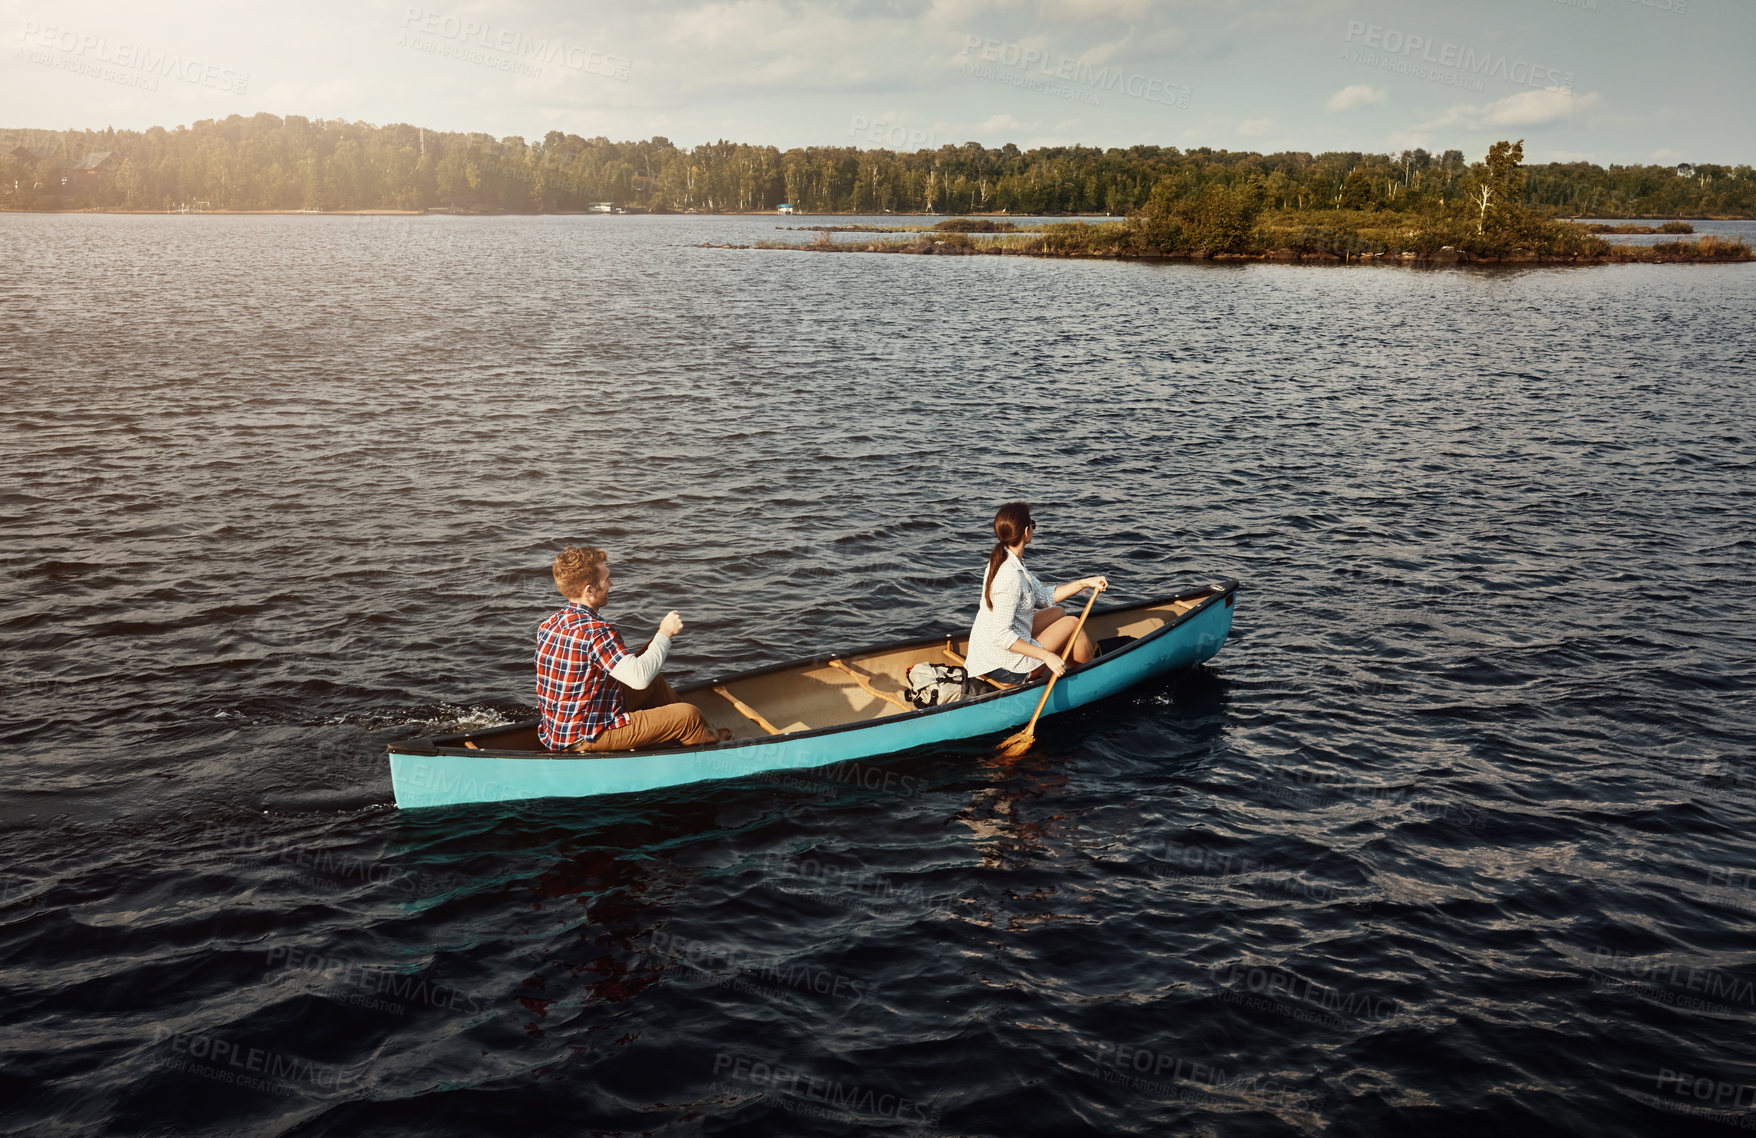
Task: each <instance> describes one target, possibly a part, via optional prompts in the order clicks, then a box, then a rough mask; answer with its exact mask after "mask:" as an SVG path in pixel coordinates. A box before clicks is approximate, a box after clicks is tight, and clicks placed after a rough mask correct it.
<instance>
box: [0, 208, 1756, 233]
mask: <svg viewBox="0 0 1756 1138" xmlns="http://www.w3.org/2000/svg"><path fill="white" fill-rule="evenodd" d="M1314 212H1315V211H1314ZM9 213H37V214H116V215H121V216H128V217H145V216H153V215H163V216H177V217H202V216H207V215H219V216H224V217H297V216H307V217H790V218H794V219H797V218H810V217H898V218H901V217H938V218H952V217H984V218H993V219H996V220H1000V221H1008V220H1013V219H1016V218H1043V217H1054V218H1090V217H1099V218H1111V219H1119V218H1120V215H1118V214H1113V213H917V212H910V213H902V212H889V213H867V212H862V211H857V210H848V211H843V212H837V213H780V212H778V211H776V210H772V209H746V210H663V211H655V210H648V209H640V208H633V209H628V210H625V211H624V212H623V213H619V214H611V213H603V212H601V211H599V210H589V209H553V210H532V211H512V210H468V209H445V208H443V207H434V208H431V209H322V210H312V209H203V210H193V209H192V210H189V211H187V212H184V211H183V210H176V209H3V208H0V215H3V214H9ZM1555 220H1556V221H1567V222H1573V223H1575V224H1583V223H1586V222H1588V221H1627V222H1637V221H1657V222H1665V221H1756V214H1748V215H1747V214H1620V215H1618V214H1592V215H1590V216H1589V217H1588V216H1584V215H1582V216H1579V217H1557V218H1555ZM792 228H795V229H816V228H819V227H818V226H814V225H800V226H793V227H792Z"/></svg>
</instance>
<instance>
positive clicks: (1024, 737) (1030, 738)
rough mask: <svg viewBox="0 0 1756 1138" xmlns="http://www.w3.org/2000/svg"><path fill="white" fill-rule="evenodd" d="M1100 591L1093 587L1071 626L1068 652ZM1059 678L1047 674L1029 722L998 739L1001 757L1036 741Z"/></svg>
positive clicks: (1021, 751) (1012, 755) (1014, 754)
mask: <svg viewBox="0 0 1756 1138" xmlns="http://www.w3.org/2000/svg"><path fill="white" fill-rule="evenodd" d="M1100 591H1101V590H1098V589H1093V590H1092V591H1091V600H1089V601H1086V602H1085V611H1084V612H1082V613H1080V614H1079V623H1078V624H1076V625H1074V626H1073V635H1072V636H1069V637H1068V638H1067V650H1068V651H1069V652H1071V651H1072V650H1073V646H1074V645H1075V644H1077V643H1079V630H1080V629H1082V628H1084V627H1085V618H1086V617H1088V616H1090V615H1091V606H1092V605H1095V604H1097V598H1098V593H1099V592H1100ZM1070 666H1071V665H1070ZM1060 678H1061V677H1060V676H1056V675H1050V676H1049V686H1048V687H1046V688H1044V689H1043V698H1041V699H1039V700H1037V711H1036V714H1035V715H1033V716H1031V717H1030V722H1029V723H1028V724H1026V725H1025V728H1024V730H1023V731H1020V732H1019V733H1018V734H1016V735H1008V736H1006V738H1005V739H1003V740H1001V741H1000V757H1001V758H1003V759H1016V758H1017V757H1018V756H1020V755H1022V754H1024V753H1025V752H1026V751H1028V750H1030V745H1031V744H1032V743H1034V742H1036V741H1037V720H1038V719H1039V718H1040V717H1041V716H1042V714H1043V708H1044V707H1046V706H1048V703H1049V693H1050V692H1052V691H1054V690H1055V681H1056V680H1058V679H1060Z"/></svg>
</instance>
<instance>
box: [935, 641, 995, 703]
mask: <svg viewBox="0 0 1756 1138" xmlns="http://www.w3.org/2000/svg"><path fill="white" fill-rule="evenodd" d="M942 651H943V652H944V653H945V654H946V655H947V656H949V657H951V662H952V663H953V664H958V665H961V664H962V663H963V662H964V661H963V657H962V656H959V655H958V654H957V653H955V652H953V651H952V650H951V641H949V640H947V641H946V642H945V647H944V648H943V649H942ZM976 679H978V680H985V681H986V682H987V683H988V684H989V686H991V687H997V688H999V689H1000V690H1001V691H1005V690H1006V689H1007V687H1008V686H1010V685H1007V684H1003V683H1001V682H1000V681H999V680H995V679H989V678H988V677H987V676H977V677H976Z"/></svg>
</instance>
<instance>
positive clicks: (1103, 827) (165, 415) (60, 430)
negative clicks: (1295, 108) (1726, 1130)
mask: <svg viewBox="0 0 1756 1138" xmlns="http://www.w3.org/2000/svg"><path fill="white" fill-rule="evenodd" d="M836 220H837V221H838V223H846V222H847V221H848V219H845V218H843V219H836ZM856 220H857V219H856ZM872 220H874V221H876V220H878V219H872ZM776 224H799V222H798V221H797V220H793V221H786V220H784V219H781V220H779V221H777V219H775V218H768V217H765V218H717V217H671V218H666V217H632V216H630V217H561V218H450V217H432V218H348V217H302V216H293V217H213V216H209V217H185V216H173V217H164V216H143V217H120V216H112V217H105V216H91V217H88V216H20V215H8V214H0V243H3V246H4V248H5V250H6V252H7V254H8V255H7V257H6V262H7V270H6V272H5V273H4V274H0V373H3V376H4V382H5V392H6V398H5V404H4V423H5V430H4V435H3V437H0V446H3V454H0V458H3V460H4V466H5V469H6V471H7V477H6V479H5V482H4V484H3V489H0V519H3V526H4V529H3V533H4V538H5V541H4V545H3V548H0V564H3V567H4V580H5V581H6V590H5V595H4V602H3V608H0V648H3V649H4V665H0V667H3V669H4V679H5V688H6V692H5V699H4V702H3V704H0V716H4V721H3V723H0V731H3V737H4V740H5V742H6V744H7V771H8V777H7V779H6V780H5V786H4V789H0V826H3V829H0V866H3V872H4V878H3V880H0V891H3V898H0V983H3V985H4V993H5V999H4V1003H3V1004H0V1032H3V1036H0V1037H3V1038H4V1039H5V1042H6V1047H5V1058H4V1060H0V1101H4V1102H5V1103H6V1104H7V1105H6V1106H5V1108H4V1116H5V1119H6V1122H7V1129H8V1130H9V1131H16V1132H31V1133H48V1132H55V1133H116V1134H158V1135H167V1134H177V1135H195V1134H220V1133H250V1134H293V1133H296V1134H299V1135H329V1134H334V1135H346V1136H349V1138H352V1136H354V1135H359V1134H373V1135H383V1134H392V1135H394V1134H409V1135H417V1134H418V1135H440V1134H458V1135H464V1134H471V1135H478V1134H483V1133H490V1132H496V1131H500V1130H505V1129H509V1128H511V1127H512V1126H513V1125H518V1126H519V1127H520V1129H522V1130H525V1131H528V1132H531V1133H549V1132H553V1133H566V1134H578V1133H585V1132H594V1133H595V1132H610V1133H631V1132H639V1133H647V1134H655V1133H656V1134H691V1135H693V1134H722V1133H750V1134H763V1135H769V1134H825V1135H828V1134H845V1133H850V1132H857V1131H864V1130H872V1129H883V1130H884V1131H886V1132H890V1133H924V1134H940V1133H956V1134H995V1135H1008V1136H1011V1135H1018V1134H1038V1133H1041V1134H1073V1133H1085V1132H1092V1131H1098V1132H1110V1133H1118V1132H1124V1131H1134V1132H1141V1133H1185V1132H1202V1133H1213V1134H1225V1135H1257V1134H1262V1135H1267V1134H1284V1133H1289V1132H1303V1133H1310V1134H1318V1133H1329V1134H1378V1133H1399V1132H1403V1131H1414V1132H1419V1133H1422V1134H1428V1135H1443V1134H1460V1135H1461V1134H1480V1133H1484V1132H1487V1133H1492V1132H1496V1131H1498V1132H1507V1133H1518V1134H1526V1133H1556V1134H1561V1133H1592V1134H1630V1135H1632V1134H1650V1133H1655V1132H1673V1131H1682V1130H1687V1129H1697V1128H1702V1127H1709V1126H1716V1125H1718V1124H1720V1123H1730V1124H1731V1125H1733V1126H1739V1125H1748V1124H1749V1123H1750V1122H1751V1121H1752V1120H1753V1119H1756V1109H1753V1107H1752V1101H1753V1093H1756V1092H1752V1090H1751V1084H1756V1059H1753V1058H1752V1056H1753V1055H1756V1026H1753V1018H1756V988H1753V987H1752V985H1753V984H1756V954H1753V952H1752V948H1751V944H1752V941H1751V929H1752V922H1753V920H1756V878H1753V877H1752V876H1751V874H1752V871H1753V870H1756V842H1753V840H1752V838H1751V834H1752V830H1753V827H1756V768H1753V767H1752V765H1751V761H1752V756H1751V752H1752V742H1753V739H1756V707H1753V706H1752V702H1751V697H1750V691H1751V681H1752V679H1753V678H1756V676H1753V672H1756V668H1753V664H1756V619H1753V618H1752V615H1751V603H1750V602H1751V597H1752V595H1753V592H1756V533H1753V527H1752V517H1756V434H1753V428H1752V426H1751V424H1752V422H1756V395H1753V390H1756V386H1753V383H1752V380H1753V378H1756V375H1753V372H1756V368H1753V365H1752V362H1751V361H1752V358H1753V356H1756V336H1753V335H1752V331H1753V325H1752V321H1751V315H1750V314H1751V311H1752V301H1753V299H1756V268H1753V267H1752V266H1749V265H1707V266H1696V265H1660V266H1640V265H1634V266H1589V267H1567V268H1561V267H1537V268H1507V269H1462V270H1459V269H1450V270H1415V269H1401V268H1390V267H1383V268H1361V267H1317V266H1298V265H1273V264H1256V263H1250V264H1224V265H1211V264H1196V263H1187V262H1178V263H1168V264H1142V263H1107V262H1094V261H1076V262H1068V261H1051V260H1032V259H1021V258H1012V257H1006V258H999V257H967V258H939V257H910V256H882V257H861V256H856V255H849V256H837V257H825V256H816V255H811V254H805V253H787V252H764V251H757V250H726V249H707V248H700V247H699V245H700V244H701V243H702V242H704V241H709V242H714V243H718V244H723V243H740V244H749V243H752V242H754V241H756V240H759V239H762V238H763V237H767V236H773V235H775V229H774V226H775V225H776ZM1021 497H1022V498H1027V499H1029V500H1030V501H1032V502H1033V503H1035V505H1036V512H1037V517H1038V518H1039V520H1040V522H1041V531H1040V533H1039V535H1038V539H1037V543H1036V544H1035V545H1034V546H1033V547H1032V550H1031V553H1030V561H1031V564H1032V565H1033V567H1034V568H1035V569H1036V570H1037V571H1038V572H1039V573H1040V574H1042V575H1044V576H1045V577H1047V578H1048V579H1051V580H1058V579H1066V578H1068V577H1072V576H1078V575H1085V574H1091V573H1098V572H1103V573H1107V574H1108V575H1109V577H1110V580H1111V582H1112V584H1113V588H1114V591H1113V592H1112V594H1111V598H1112V599H1113V600H1116V601H1122V600H1126V599H1128V598H1141V597H1146V596H1151V595H1159V594H1163V593H1166V592H1169V591H1172V590H1173V589H1174V588H1177V587H1180V586H1183V585H1186V584H1195V583H1201V582H1204V581H1208V580H1211V579H1213V578H1215V577H1216V576H1221V575H1229V576H1235V577H1237V578H1239V579H1240V580H1241V582H1242V587H1241V588H1240V590H1239V594H1238V603H1237V608H1236V618H1235V628H1234V632H1233V637H1232V640H1231V641H1230V643H1229V644H1228V645H1227V646H1226V647H1225V648H1224V649H1223V651H1221V653H1220V654H1219V656H1218V657H1217V658H1216V659H1215V660H1214V661H1212V663H1211V664H1210V665H1208V666H1206V667H1204V668H1202V669H1199V670H1198V671H1196V672H1194V673H1191V674H1187V675H1182V676H1178V677H1174V678H1171V679H1168V680H1166V681H1165V682H1163V683H1162V684H1158V685H1155V686H1153V687H1150V688H1147V689H1143V690H1138V691H1136V692H1133V693H1131V694H1129V695H1127V696H1125V697H1121V698H1117V699H1115V700H1112V701H1110V702H1107V703H1104V704H1102V705H1099V706H1096V707H1093V708H1090V709H1087V710H1085V711H1083V712H1079V713H1074V714H1072V715H1069V716H1066V717H1062V718H1059V719H1054V720H1050V721H1047V722H1046V723H1045V724H1044V725H1043V726H1042V727H1041V728H1040V729H1039V731H1038V743H1037V745H1036V747H1035V748H1034V749H1033V750H1032V751H1031V752H1030V754H1029V755H1028V756H1027V758H1026V759H1025V760H1024V761H1022V762H1021V763H1019V764H1018V765H1016V766H1012V767H1006V766H1000V765H997V764H995V763H994V762H992V761H991V759H990V757H989V753H988V752H987V751H986V750H984V748H983V747H982V746H980V745H971V746H968V747H963V748H953V749H947V750H943V751H934V752H929V753H917V754H909V755H904V756H898V757H895V758H891V759H885V760H880V761H877V762H874V763H872V764H870V766H869V767H865V768H861V769H860V770H859V771H858V772H857V773H856V774H855V775H854V776H853V777H848V776H847V775H846V774H845V773H844V774H842V775H839V776H829V775H813V774H811V773H809V772H807V773H804V774H799V775H795V776H792V777H789V778H787V779H784V780H749V781H744V782H738V783H730V784H710V785H697V786H692V787H686V788H682V789H678V790H675V791H670V792H664V793H654V794H648V795H642V796H638V797H625V798H617V799H611V800H597V801H550V802H542V803H526V804H515V805H500V806H491V807H481V808H470V809H458V810H446V811H436V812H435V811H421V812H411V813H407V814H404V813H399V812H398V811H397V810H396V809H395V808H394V806H393V805H392V804H391V795H390V786H389V778H388V770H387V766H386V761H385V758H384V746H385V744H386V743H387V742H389V741H392V740H395V739H398V738H403V737H407V736H411V735H417V734H422V733H427V732H431V731H435V730H440V729H451V728H455V727H458V726H459V725H461V724H481V723H488V722H492V721H495V720H496V719H498V718H503V717H512V716H517V715H519V714H521V708H522V707H525V706H527V705H528V704H529V703H530V701H531V698H532V692H531V689H532V672H531V661H530V656H531V643H532V634H533V631H534V628H535V626H536V624H537V623H538V622H539V621H540V620H541V619H542V618H543V617H544V616H545V615H546V614H547V613H548V612H549V611H550V610H551V609H552V608H554V607H555V606H556V604H557V603H558V598H557V597H556V596H555V595H554V594H553V590H552V585H551V584H550V582H549V579H548V573H547V564H548V562H549V560H550V558H551V557H552V555H553V553H554V551H555V550H556V549H557V547H558V546H559V544H561V543H562V542H564V541H567V540H584V541H592V542H595V543H597V544H601V545H604V546H606V547H607V548H609V549H610V550H611V552H612V555H613V557H614V559H615V560H614V565H615V568H616V574H615V575H616V580H617V595H616V597H615V599H614V601H613V602H612V605H611V607H610V609H609V610H608V614H609V615H610V616H611V617H612V618H613V619H615V620H616V621H617V622H618V623H619V624H620V625H621V626H622V628H623V629H624V630H625V632H626V633H627V635H628V637H629V639H630V640H644V639H645V638H646V637H647V636H649V635H650V633H651V631H652V629H653V628H654V627H655V626H656V622H657V620H658V617H659V616H660V615H662V614H663V613H664V611H665V610H666V609H669V608H672V607H675V608H678V609H680V610H681V611H682V613H683V616H684V618H685V620H686V621H687V622H688V628H687V630H686V631H685V632H684V633H683V635H682V636H681V637H680V638H679V640H678V642H677V645H676V648H675V651H674V653H673V656H672V663H671V665H670V668H669V671H670V674H671V675H672V677H673V679H675V680H677V681H679V682H682V681H686V680H688V679H689V678H691V677H700V676H703V675H706V674H709V673H712V672H726V671H731V670H734V669H737V668H742V667H749V666H754V665H757V664H761V663H770V662H777V661H781V660H785V659H789V658H793V657H799V656H804V655H807V654H813V653H817V652H820V651H824V650H828V649H832V648H837V647H847V646H852V645H859V644H863V643H871V642H874V641H883V640H890V639H900V638H902V637H905V636H913V635H925V634H929V633H933V632H937V631H950V630H959V629H962V628H963V627H965V626H966V624H967V622H968V620H969V618H970V617H971V615H972V613H973V609H974V604H975V600H976V593H977V590H978V587H979V573H980V570H981V566H982V564H983V560H984V558H985V555H986V553H987V549H988V540H989V539H988V537H987V532H988V531H987V525H988V520H989V518H990V517H991V513H992V510H993V508H994V506H995V505H996V504H997V503H999V502H1002V501H1005V500H1008V499H1012V498H1021ZM1701 1110H1707V1111H1710V1112H1715V1113H1712V1114H1711V1116H1710V1117H1703V1116H1701V1115H1700V1114H1699V1113H1690V1112H1692V1111H1697V1112H1698V1111H1701ZM1715 1132H1717V1130H1716V1131H1715Z"/></svg>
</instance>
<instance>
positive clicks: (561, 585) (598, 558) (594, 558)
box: [553, 545, 610, 599]
mask: <svg viewBox="0 0 1756 1138" xmlns="http://www.w3.org/2000/svg"><path fill="white" fill-rule="evenodd" d="M609 558H610V555H609V554H607V553H605V552H604V551H603V550H601V549H599V548H597V547H596V546H595V545H570V546H568V547H567V548H566V549H563V550H562V551H561V552H560V553H558V554H556V555H555V567H554V570H553V571H554V574H555V587H556V588H557V589H560V590H561V595H562V596H564V597H567V598H569V599H571V598H573V597H577V596H578V595H579V594H580V592H581V591H582V590H583V589H584V588H585V587H586V586H587V585H590V584H594V583H595V582H596V581H597V579H598V574H600V573H602V572H603V571H604V562H605V561H608V560H609Z"/></svg>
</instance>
